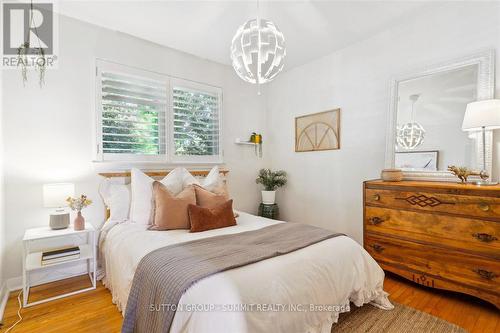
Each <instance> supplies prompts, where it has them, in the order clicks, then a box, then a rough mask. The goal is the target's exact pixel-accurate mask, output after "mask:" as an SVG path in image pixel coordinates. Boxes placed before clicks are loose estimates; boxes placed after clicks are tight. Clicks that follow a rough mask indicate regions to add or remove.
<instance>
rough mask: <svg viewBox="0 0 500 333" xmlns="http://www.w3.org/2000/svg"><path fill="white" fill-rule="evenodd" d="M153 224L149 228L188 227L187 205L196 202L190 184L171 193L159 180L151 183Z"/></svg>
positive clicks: (170, 228) (171, 228)
mask: <svg viewBox="0 0 500 333" xmlns="http://www.w3.org/2000/svg"><path fill="white" fill-rule="evenodd" d="M153 198H154V205H153V207H154V211H153V214H152V216H153V223H152V224H153V225H152V226H151V227H150V228H149V229H151V230H173V229H189V228H190V226H191V225H190V223H189V214H188V206H189V205H194V204H196V194H195V192H194V188H193V187H192V186H187V187H186V188H185V189H184V190H182V191H181V193H179V194H177V195H173V194H172V193H170V191H169V190H168V189H167V188H166V187H165V185H163V184H162V183H160V182H157V181H155V182H154V183H153Z"/></svg>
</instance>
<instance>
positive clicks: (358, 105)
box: [267, 2, 500, 242]
mask: <svg viewBox="0 0 500 333" xmlns="http://www.w3.org/2000/svg"><path fill="white" fill-rule="evenodd" d="M499 31H500V4H499V3H478V2H474V3H463V2H450V3H447V4H443V5H442V6H441V7H439V8H438V9H436V8H434V9H433V11H429V12H427V13H424V15H421V16H419V17H415V18H414V19H413V20H409V21H408V20H407V21H405V22H404V23H402V24H401V25H399V26H394V27H392V28H391V29H389V30H386V31H384V32H382V33H379V34H377V35H375V36H374V37H371V38H369V39H366V40H364V41H362V42H359V43H357V44H354V45H351V46H349V47H346V48H344V49H342V50H340V51H338V52H335V53H333V54H330V55H328V56H326V57H324V58H321V59H318V60H316V61H313V62H311V63H308V64H306V65H303V66H301V67H298V68H294V69H292V70H290V71H288V72H285V73H282V74H281V75H280V76H278V78H277V79H276V80H274V81H273V82H272V83H271V85H270V87H269V89H268V91H267V92H268V119H269V123H268V128H269V132H270V135H271V148H270V149H271V151H272V154H271V166H272V168H274V169H284V170H286V171H287V172H288V173H289V184H288V185H287V187H286V188H285V189H284V190H282V191H281V192H280V193H278V203H279V205H280V211H281V214H282V217H283V218H284V219H286V220H292V221H298V222H307V223H311V224H315V225H318V226H323V227H326V228H331V229H335V230H337V231H340V232H344V233H347V234H348V235H350V236H352V237H354V238H355V239H356V240H358V241H359V242H362V238H363V234H362V228H363V227H362V226H363V224H362V204H363V201H362V182H363V181H364V180H367V179H374V178H378V177H379V174H380V170H381V169H383V168H384V154H385V153H384V151H385V133H386V124H387V115H388V110H389V95H390V93H389V82H390V79H391V77H394V76H396V75H398V74H401V73H405V72H408V71H411V70H413V69H418V68H419V67H421V66H422V65H426V64H432V63H436V62H437V63H439V62H442V61H446V60H451V59H454V58H457V57H460V56H463V55H467V54H469V53H475V52H476V51H478V50H481V49H485V48H495V49H496V50H497V73H496V75H497V77H500V76H499V75H500V62H499V61H498V59H499V55H500V48H499V47H500V33H499ZM331 38H335V36H332V37H331ZM498 95H499V90H498V89H497V96H498ZM336 107H340V108H342V112H341V149H340V150H337V151H324V152H306V153H295V152H294V117H296V116H298V115H303V114H308V113H313V112H319V111H324V110H329V109H333V108H336ZM495 145H496V148H495V151H494V156H496V161H495V165H494V169H495V176H496V177H498V175H499V172H498V170H499V168H500V135H499V134H498V133H497V135H496V144H495Z"/></svg>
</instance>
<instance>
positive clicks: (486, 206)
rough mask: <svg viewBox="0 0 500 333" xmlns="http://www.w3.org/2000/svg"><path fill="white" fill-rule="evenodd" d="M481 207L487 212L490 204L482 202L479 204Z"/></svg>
mask: <svg viewBox="0 0 500 333" xmlns="http://www.w3.org/2000/svg"><path fill="white" fill-rule="evenodd" d="M479 209H481V210H482V211H483V212H487V211H489V210H490V205H488V204H487V203H483V202H482V203H480V204H479Z"/></svg>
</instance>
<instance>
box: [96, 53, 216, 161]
mask: <svg viewBox="0 0 500 333" xmlns="http://www.w3.org/2000/svg"><path fill="white" fill-rule="evenodd" d="M96 73H97V95H98V98H97V110H98V112H97V126H98V128H97V155H98V156H97V157H98V160H101V161H141V162H142V161H159V162H186V163H191V162H195V163H196V162H198V163H210V162H216V163H220V162H222V158H221V157H222V154H221V148H220V137H221V128H220V127H221V126H220V124H221V122H220V121H221V107H220V105H221V96H222V92H221V89H220V88H216V87H212V86H208V85H203V84H199V83H194V82H190V81H187V80H180V79H173V78H170V77H168V76H166V75H160V74H156V73H151V72H147V71H141V70H137V69H134V68H130V67H126V66H123V65H117V64H113V63H109V62H105V61H102V60H99V61H98V62H97V71H96ZM169 101H170V103H169Z"/></svg>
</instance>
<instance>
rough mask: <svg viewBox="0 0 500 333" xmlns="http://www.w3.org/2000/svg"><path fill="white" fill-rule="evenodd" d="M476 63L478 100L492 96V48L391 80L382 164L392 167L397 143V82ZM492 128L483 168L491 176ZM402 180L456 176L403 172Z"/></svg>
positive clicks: (479, 155) (451, 178) (478, 140)
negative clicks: (383, 160)
mask: <svg viewBox="0 0 500 333" xmlns="http://www.w3.org/2000/svg"><path fill="white" fill-rule="evenodd" d="M470 65H478V81H477V84H478V87H477V98H478V100H484V99H492V98H494V96H495V51H494V50H487V51H483V52H479V53H476V54H473V55H468V56H466V57H462V58H459V59H455V60H453V61H448V62H445V63H441V64H437V65H436V64H434V65H429V66H425V67H423V68H421V69H420V70H417V71H413V72H410V73H407V74H404V75H401V76H398V77H396V78H394V79H392V80H391V99H390V111H389V117H388V118H389V123H388V126H387V135H386V152H385V167H386V168H394V158H395V157H394V155H395V154H394V152H395V148H396V147H395V142H396V126H397V110H398V100H397V99H398V86H399V83H401V82H403V81H407V80H412V79H417V78H419V77H423V76H427V75H432V74H436V73H439V72H445V71H449V70H453V69H459V68H461V67H465V66H470ZM492 142H493V133H492V131H486V166H485V169H486V170H487V171H488V174H489V175H491V171H492V160H493V158H492V157H493V156H492ZM481 144H482V142H481V136H480V135H476V146H477V149H476V152H477V157H476V160H477V161H479V163H480V165H478V168H479V169H481V168H483V165H482V161H483V156H482V148H481V147H482V146H481ZM403 179H404V180H430V181H457V178H456V177H455V176H454V175H453V174H451V173H450V172H449V171H444V170H443V171H403Z"/></svg>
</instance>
